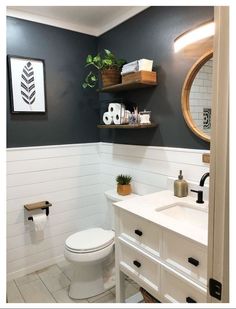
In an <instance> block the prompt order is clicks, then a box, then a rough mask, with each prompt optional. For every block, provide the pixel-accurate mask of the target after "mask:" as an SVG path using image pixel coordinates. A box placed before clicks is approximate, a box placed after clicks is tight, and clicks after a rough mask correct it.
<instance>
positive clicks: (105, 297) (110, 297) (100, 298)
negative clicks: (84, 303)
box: [88, 291, 116, 303]
mask: <svg viewBox="0 0 236 309" xmlns="http://www.w3.org/2000/svg"><path fill="white" fill-rule="evenodd" d="M88 302H89V303H115V302H116V299H115V295H114V294H113V293H111V292H109V291H107V292H105V293H102V294H99V295H97V296H94V297H90V298H88Z"/></svg>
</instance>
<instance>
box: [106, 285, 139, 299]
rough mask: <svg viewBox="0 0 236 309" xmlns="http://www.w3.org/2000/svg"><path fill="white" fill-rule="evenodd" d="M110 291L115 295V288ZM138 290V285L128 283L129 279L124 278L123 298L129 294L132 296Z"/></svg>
mask: <svg viewBox="0 0 236 309" xmlns="http://www.w3.org/2000/svg"><path fill="white" fill-rule="evenodd" d="M111 292H112V293H113V294H114V295H116V288H115V287H114V288H113V289H111ZM138 292H139V286H138V285H137V284H136V283H135V282H133V283H130V281H128V280H125V298H126V299H127V298H129V297H131V296H133V295H134V294H136V293H138Z"/></svg>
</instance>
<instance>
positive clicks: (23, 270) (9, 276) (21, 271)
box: [7, 255, 65, 281]
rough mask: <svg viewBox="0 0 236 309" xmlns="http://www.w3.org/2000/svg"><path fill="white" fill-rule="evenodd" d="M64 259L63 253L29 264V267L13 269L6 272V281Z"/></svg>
mask: <svg viewBox="0 0 236 309" xmlns="http://www.w3.org/2000/svg"><path fill="white" fill-rule="evenodd" d="M64 259H65V257H64V255H60V256H57V257H54V258H51V259H48V260H46V261H43V262H41V263H38V264H35V265H32V266H29V267H25V268H21V269H19V270H17V271H14V272H11V273H9V274H7V281H11V280H14V279H16V278H19V277H23V276H26V275H28V274H30V273H32V272H34V271H37V270H40V269H43V268H45V267H49V266H51V265H53V264H56V263H59V262H61V261H63V260H64Z"/></svg>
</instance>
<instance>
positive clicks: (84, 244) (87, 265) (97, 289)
mask: <svg viewBox="0 0 236 309" xmlns="http://www.w3.org/2000/svg"><path fill="white" fill-rule="evenodd" d="M105 195H106V197H107V203H108V218H107V219H108V220H109V222H110V229H109V230H105V229H103V228H98V227H96V228H91V229H88V230H84V231H80V232H77V233H75V234H72V235H71V236H69V237H68V238H67V239H66V241H65V250H64V255H65V258H66V259H67V260H68V261H69V262H71V263H73V278H72V281H71V285H70V289H69V296H70V297H71V298H75V299H83V298H88V297H92V296H95V295H98V294H100V293H103V292H104V291H105V290H106V289H108V288H111V287H112V286H114V285H115V281H114V271H112V270H114V243H115V242H114V238H115V233H114V215H113V206H112V203H113V202H118V201H121V200H124V199H127V198H132V197H135V196H137V195H136V194H130V195H127V196H121V195H118V194H117V192H116V191H115V190H109V191H106V192H105ZM104 265H105V268H106V267H109V268H110V269H109V270H108V271H107V269H106V276H104ZM107 276H110V277H111V276H113V277H112V278H107ZM105 277H106V279H105V280H104V278H105ZM107 283H109V284H107Z"/></svg>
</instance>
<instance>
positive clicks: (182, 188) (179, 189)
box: [174, 170, 188, 197]
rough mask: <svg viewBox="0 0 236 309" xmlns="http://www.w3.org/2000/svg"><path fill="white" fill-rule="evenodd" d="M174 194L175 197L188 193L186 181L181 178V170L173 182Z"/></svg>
mask: <svg viewBox="0 0 236 309" xmlns="http://www.w3.org/2000/svg"><path fill="white" fill-rule="evenodd" d="M174 195H175V196H177V197H185V196H187V195H188V183H187V181H185V180H184V179H183V175H182V170H180V171H179V176H178V179H176V180H175V182H174Z"/></svg>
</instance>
